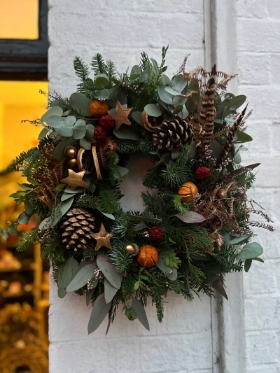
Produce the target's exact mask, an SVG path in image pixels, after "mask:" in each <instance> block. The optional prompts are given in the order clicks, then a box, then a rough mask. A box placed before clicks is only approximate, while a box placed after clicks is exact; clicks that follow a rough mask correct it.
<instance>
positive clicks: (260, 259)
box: [252, 258, 264, 263]
mask: <svg viewBox="0 0 280 373" xmlns="http://www.w3.org/2000/svg"><path fill="white" fill-rule="evenodd" d="M252 260H256V261H257V262H260V263H264V260H263V259H262V258H252Z"/></svg>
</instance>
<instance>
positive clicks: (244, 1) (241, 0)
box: [236, 0, 267, 18]
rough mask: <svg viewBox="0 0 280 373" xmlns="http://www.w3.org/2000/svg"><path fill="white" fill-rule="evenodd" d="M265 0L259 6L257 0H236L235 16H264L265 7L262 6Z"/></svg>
mask: <svg viewBox="0 0 280 373" xmlns="http://www.w3.org/2000/svg"><path fill="white" fill-rule="evenodd" d="M266 1H267V0H264V1H263V2H262V6H260V2H259V0H237V7H236V12H237V17H244V18H266V16H267V15H266V7H265V6H263V4H265V2H266Z"/></svg>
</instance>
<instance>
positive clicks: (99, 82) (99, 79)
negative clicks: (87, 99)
mask: <svg viewBox="0 0 280 373" xmlns="http://www.w3.org/2000/svg"><path fill="white" fill-rule="evenodd" d="M108 84H109V78H108V75H106V74H99V75H96V77H95V79H94V85H95V87H96V88H97V89H102V88H105V87H106V86H107V85H108Z"/></svg>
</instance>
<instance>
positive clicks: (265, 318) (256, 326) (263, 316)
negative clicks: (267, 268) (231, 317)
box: [245, 263, 280, 330]
mask: <svg viewBox="0 0 280 373" xmlns="http://www.w3.org/2000/svg"><path fill="white" fill-rule="evenodd" d="M267 264H268V263H267ZM268 265H269V264H268ZM266 285H267V287H268V288H269V287H270V283H266ZM245 322H246V327H247V330H267V329H271V330H273V329H279V327H280V299H279V297H278V296H271V295H261V296H259V297H258V298H256V297H254V298H250V299H246V300H245Z"/></svg>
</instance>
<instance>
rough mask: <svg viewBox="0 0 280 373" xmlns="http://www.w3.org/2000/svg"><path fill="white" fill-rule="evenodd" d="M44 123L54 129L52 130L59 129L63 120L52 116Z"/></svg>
mask: <svg viewBox="0 0 280 373" xmlns="http://www.w3.org/2000/svg"><path fill="white" fill-rule="evenodd" d="M46 123H47V124H48V125H49V126H50V127H52V128H54V129H57V128H60V127H62V126H63V125H64V120H63V118H62V117H59V116H56V115H53V116H52V117H48V118H47V119H46Z"/></svg>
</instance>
